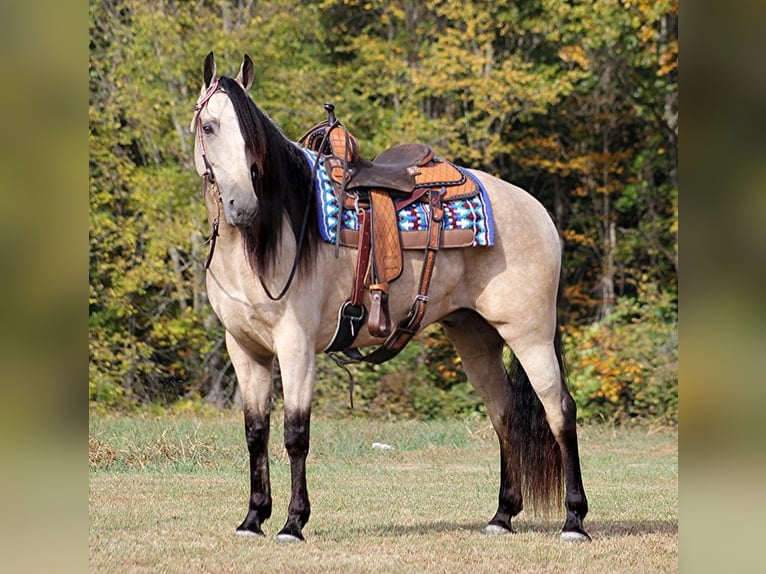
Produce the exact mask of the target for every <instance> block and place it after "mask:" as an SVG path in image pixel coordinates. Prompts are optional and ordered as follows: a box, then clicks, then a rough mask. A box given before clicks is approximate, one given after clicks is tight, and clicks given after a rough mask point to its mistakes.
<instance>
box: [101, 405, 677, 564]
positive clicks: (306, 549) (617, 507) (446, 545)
mask: <svg viewBox="0 0 766 574" xmlns="http://www.w3.org/2000/svg"><path fill="white" fill-rule="evenodd" d="M274 424H275V428H274V429H273V431H272V446H273V447H274V448H273V449H272V450H274V451H275V454H276V455H275V456H274V457H273V458H272V465H271V467H272V490H273V494H274V515H273V517H272V519H271V520H270V521H268V522H267V523H266V525H265V531H266V534H267V537H266V538H264V539H242V538H238V537H235V536H233V531H234V528H235V527H236V525H237V524H239V522H240V521H241V520H242V518H243V517H244V513H245V510H246V504H247V497H248V483H247V477H246V466H247V459H246V456H245V450H246V449H245V445H244V436H243V433H242V430H241V420H240V416H239V415H238V414H235V415H230V416H227V417H223V418H212V419H202V420H197V419H193V418H191V417H189V418H184V417H174V418H160V419H157V420H141V419H135V420H122V419H115V420H113V421H107V420H101V421H92V423H91V442H92V444H91V445H90V446H91V455H92V458H91V479H90V568H91V570H92V571H94V572H118V571H119V572H123V571H126V570H127V571H130V572H154V571H162V572H245V571H248V572H255V571H257V572H266V571H274V572H460V573H461V574H462V573H465V572H466V571H469V572H471V573H474V572H498V571H505V572H598V573H599V574H602V573H604V572H642V573H643V572H673V571H677V557H678V548H677V540H678V531H677V505H678V504H677V501H678V496H677V477H678V474H677V447H676V444H677V435H676V434H675V433H674V432H672V431H662V432H658V433H648V432H647V431H646V430H644V429H633V430H620V429H616V430H615V429H610V428H606V427H586V428H585V429H583V431H582V433H581V434H582V439H581V448H582V455H583V472H584V474H585V484H586V488H587V489H588V494H589V499H590V503H591V514H589V516H588V518H587V519H586V526H587V527H588V528H589V529H590V532H591V534H592V535H593V543H592V544H588V545H567V544H562V543H560V542H559V541H558V531H559V529H560V527H561V524H562V523H563V510H562V513H561V514H560V516H557V517H555V519H550V520H548V519H541V518H535V517H530V516H527V515H526V513H522V514H521V515H520V517H519V518H518V519H517V520H516V521H515V526H516V529H517V533H516V534H514V535H511V536H498V537H487V536H484V535H482V534H480V532H479V531H480V529H481V528H482V527H483V526H484V524H485V522H486V520H488V519H489V517H490V516H491V515H492V513H493V512H494V510H495V504H496V499H497V481H498V476H497V457H498V454H497V447H496V445H495V441H494V438H493V436H492V433H491V430H490V431H488V430H487V429H488V426H489V425H488V424H487V423H486V422H485V421H473V422H471V423H464V422H444V423H381V422H368V421H362V420H345V421H321V420H320V421H316V422H315V423H314V425H313V428H312V435H313V436H312V454H311V455H310V457H309V467H308V480H309V493H310V495H311V499H312V507H313V514H312V517H311V521H310V522H309V524H308V525H307V527H306V529H305V531H304V533H305V534H306V537H307V542H306V543H305V544H301V545H284V544H279V543H277V542H276V541H275V540H274V536H275V535H276V533H277V531H278V530H279V528H280V527H281V526H282V523H283V521H284V519H285V517H286V509H287V504H288V499H289V480H290V479H289V466H288V464H287V461H286V460H285V459H284V458H283V456H282V455H281V449H280V448H279V447H278V444H279V442H280V441H281V427H280V426H279V421H275V423H274ZM163 429H165V434H164V435H163ZM169 429H172V430H169ZM124 433H128V434H129V435H130V436H127V437H125V436H123V434H124ZM94 438H96V439H97V441H98V442H94V441H93V439H94ZM162 441H164V443H163V442H162ZM187 441H192V442H197V443H198V444H197V446H196V447H195V449H190V445H189V444H188V443H187ZM374 441H380V442H385V443H387V444H391V445H393V446H394V447H395V448H394V450H392V451H379V450H375V449H372V448H370V445H371V443H372V442H374ZM191 452H195V453H196V455H191V454H190V453H191ZM109 453H112V454H109Z"/></svg>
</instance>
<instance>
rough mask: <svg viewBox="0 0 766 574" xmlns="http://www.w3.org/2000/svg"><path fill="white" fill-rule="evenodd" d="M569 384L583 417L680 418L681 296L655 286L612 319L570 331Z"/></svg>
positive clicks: (624, 302) (620, 306)
mask: <svg viewBox="0 0 766 574" xmlns="http://www.w3.org/2000/svg"><path fill="white" fill-rule="evenodd" d="M567 334H568V338H567V345H566V347H567V349H566V359H567V365H568V368H569V385H570V389H571V391H572V394H573V396H574V398H575V401H576V402H577V407H578V414H579V417H580V418H581V419H594V418H597V419H607V420H613V421H620V420H624V419H627V418H646V419H661V420H663V421H665V422H668V423H676V422H677V420H678V375H677V368H678V319H677V311H676V297H675V294H674V293H672V292H662V291H660V289H659V288H658V287H657V286H656V285H654V284H646V285H642V286H641V287H640V289H639V292H638V295H637V297H635V298H632V297H624V298H621V299H619V300H618V301H617V303H616V305H615V308H614V312H613V313H612V314H610V315H609V316H608V317H607V318H606V319H604V320H602V321H599V322H596V323H593V324H591V325H588V326H585V327H576V328H570V329H568V333H567Z"/></svg>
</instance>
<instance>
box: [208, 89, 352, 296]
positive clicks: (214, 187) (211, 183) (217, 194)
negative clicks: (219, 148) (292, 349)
mask: <svg viewBox="0 0 766 574" xmlns="http://www.w3.org/2000/svg"><path fill="white" fill-rule="evenodd" d="M218 89H219V86H218V78H216V79H215V81H214V82H213V83H212V84H211V85H210V87H209V88H208V89H207V91H206V92H205V93H204V94H202V95H201V96H200V98H199V99H198V100H197V103H196V104H195V105H194V114H195V116H194V120H193V121H194V122H195V123H196V132H197V137H198V138H199V146H200V155H201V156H202V161H203V162H204V164H205V172H204V173H203V174H202V176H201V178H202V186H203V188H209V189H210V191H211V192H212V194H213V199H214V201H215V202H216V205H217V208H218V214H217V215H216V217H215V218H214V219H213V223H212V227H213V229H212V231H211V233H210V237H209V238H208V240H207V241H206V243H209V244H210V251H209V252H208V254H207V257H206V258H205V264H204V268H205V269H208V268H209V267H210V262H211V261H212V259H213V252H214V251H215V244H216V239H217V238H218V236H219V233H218V227H219V225H220V217H221V203H222V199H221V190H220V189H219V188H218V184H217V183H216V180H215V176H214V174H213V166H212V165H210V162H209V161H208V159H207V152H206V150H205V140H204V138H203V129H202V118H201V112H202V110H203V108H204V107H205V106H206V105H207V103H208V101H210V98H212V97H213V95H214V94H215V93H216V92H218ZM339 125H341V124H340V122H339V121H338V120H335V121H334V122H333V123H332V125H329V126H328V129H327V131H326V132H325V134H324V136H323V137H322V141H321V143H320V146H319V149H320V150H321V149H322V148H323V147H324V145H325V142H326V141H327V138H328V136H329V135H330V132H331V131H332V130H333V129H335V128H336V127H338V126H339ZM344 129H345V128H344ZM305 137H306V136H303V138H301V141H302V140H303V139H304V138H305ZM346 137H347V138H348V132H346ZM318 169H319V161H318V160H317V161H315V162H314V165H313V166H312V168H311V178H310V180H309V181H310V185H309V193H312V194H313V186H314V181H315V180H316V176H317V171H318ZM344 180H345V178H344ZM311 199H312V198H311V197H309V198H308V201H307V202H306V209H305V210H304V212H303V219H302V221H301V228H300V233H299V235H298V241H297V243H296V246H295V258H294V259H293V264H292V266H291V268H290V274H289V275H288V277H287V281H286V282H285V285H284V287H282V290H281V291H280V292H279V293H278V294H277V295H272V293H271V291H270V290H269V288H268V287H267V286H266V282H265V281H264V280H263V275H261V271H260V270H258V281H260V283H261V287H262V288H263V290H264V291H265V293H266V296H267V297H268V298H269V299H271V300H272V301H279V300H280V299H282V298H283V297H284V296H285V294H286V293H287V291H288V289H290V285H292V282H293V279H294V278H295V273H296V271H297V270H298V264H299V262H300V254H301V250H302V249H303V243H304V241H305V239H306V230H307V228H308V220H309V212H310V211H311Z"/></svg>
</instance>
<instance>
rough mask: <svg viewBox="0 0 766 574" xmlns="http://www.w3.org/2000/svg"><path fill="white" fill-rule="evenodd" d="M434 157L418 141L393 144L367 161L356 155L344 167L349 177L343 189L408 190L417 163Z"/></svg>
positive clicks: (420, 164) (418, 164) (415, 172)
mask: <svg viewBox="0 0 766 574" xmlns="http://www.w3.org/2000/svg"><path fill="white" fill-rule="evenodd" d="M433 157H434V151H433V149H431V147H430V146H427V145H425V144H422V143H408V144H400V145H395V146H393V147H390V148H388V149H387V150H385V151H383V152H381V153H380V154H378V155H377V156H376V157H375V159H373V160H372V161H368V160H366V159H363V158H361V157H359V158H357V159H356V161H354V162H353V164H352V165H350V166H349V168H348V175H349V180H348V182H347V183H346V190H349V191H350V190H354V189H360V188H382V189H388V190H391V191H392V192H399V193H404V194H408V193H412V192H413V191H414V190H415V186H416V185H417V181H416V179H415V176H416V175H418V174H420V169H418V168H419V167H421V166H424V165H426V164H427V163H428V162H430V161H431V160H432V159H433Z"/></svg>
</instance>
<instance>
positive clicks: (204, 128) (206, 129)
mask: <svg viewBox="0 0 766 574" xmlns="http://www.w3.org/2000/svg"><path fill="white" fill-rule="evenodd" d="M202 131H203V132H205V133H206V134H208V135H210V134H212V133H213V126H212V125H211V124H204V125H203V126H202Z"/></svg>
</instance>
